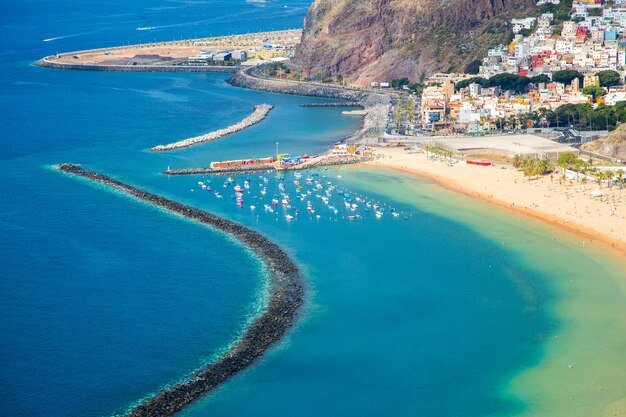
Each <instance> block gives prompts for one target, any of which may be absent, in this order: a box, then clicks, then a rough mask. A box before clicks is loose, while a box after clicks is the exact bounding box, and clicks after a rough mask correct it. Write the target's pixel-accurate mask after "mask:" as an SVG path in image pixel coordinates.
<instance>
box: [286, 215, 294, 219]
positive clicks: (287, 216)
mask: <svg viewBox="0 0 626 417" xmlns="http://www.w3.org/2000/svg"><path fill="white" fill-rule="evenodd" d="M285 219H287V220H293V216H292V215H291V214H287V215H286V216H285Z"/></svg>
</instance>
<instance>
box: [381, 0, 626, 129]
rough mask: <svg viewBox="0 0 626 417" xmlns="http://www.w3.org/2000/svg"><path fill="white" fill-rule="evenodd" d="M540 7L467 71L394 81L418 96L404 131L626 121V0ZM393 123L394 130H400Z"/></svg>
mask: <svg viewBox="0 0 626 417" xmlns="http://www.w3.org/2000/svg"><path fill="white" fill-rule="evenodd" d="M537 6H538V10H539V11H540V14H539V15H538V16H529V17H526V18H521V19H512V20H510V22H509V24H510V27H511V29H512V32H513V39H512V41H511V42H510V43H509V44H508V45H498V46H496V47H494V48H492V49H489V50H488V52H487V56H485V57H484V58H483V59H482V61H477V62H475V63H473V65H470V66H472V67H473V68H468V69H467V70H466V72H467V73H464V74H435V75H433V76H432V77H430V78H429V79H427V80H425V82H424V83H423V84H416V83H415V84H412V83H410V82H409V80H407V79H403V80H394V82H395V84H396V85H395V87H397V88H400V89H403V90H405V91H406V92H411V90H413V92H414V94H413V95H414V97H415V98H414V99H413V100H414V101H415V103H419V106H418V107H416V109H415V118H414V122H413V123H409V124H408V125H407V126H406V127H405V128H403V129H402V132H401V133H407V134H410V132H411V131H418V130H421V131H450V132H464V133H470V134H488V133H490V132H493V131H496V130H497V131H507V130H518V129H524V128H531V127H576V128H578V129H581V130H612V129H614V128H615V126H617V125H618V124H619V123H622V122H624V121H626V112H625V111H624V106H623V104H624V101H626V88H625V87H624V78H623V70H624V68H625V67H626V37H625V36H626V2H625V1H624V0H617V1H615V2H611V3H608V2H606V3H605V2H603V1H602V0H581V1H573V2H572V1H571V0H569V2H568V1H565V2H563V1H561V0H538V2H537ZM380 84H381V83H378V84H377V85H376V86H374V85H372V87H374V88H375V87H378V88H381V87H382V86H381V85H380ZM392 84H393V83H392ZM406 102H407V100H406V99H405V100H404V103H405V104H406ZM394 110H395V109H394ZM411 118H412V117H409V119H411ZM390 119H392V118H391V117H390ZM394 124H395V121H394V120H390V125H388V129H387V130H388V131H389V132H390V131H392V130H393V131H394V133H398V132H399V129H397V128H395V126H394ZM398 127H399V126H398Z"/></svg>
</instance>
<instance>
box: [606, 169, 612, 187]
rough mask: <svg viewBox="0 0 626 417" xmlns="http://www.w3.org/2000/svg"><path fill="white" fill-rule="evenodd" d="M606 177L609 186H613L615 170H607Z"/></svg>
mask: <svg viewBox="0 0 626 417" xmlns="http://www.w3.org/2000/svg"><path fill="white" fill-rule="evenodd" d="M604 179H605V180H606V185H607V187H609V188H611V186H612V185H613V171H605V172H604Z"/></svg>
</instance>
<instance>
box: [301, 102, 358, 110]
mask: <svg viewBox="0 0 626 417" xmlns="http://www.w3.org/2000/svg"><path fill="white" fill-rule="evenodd" d="M300 107H361V108H363V104H361V103H359V102H357V101H343V102H339V103H304V104H300Z"/></svg>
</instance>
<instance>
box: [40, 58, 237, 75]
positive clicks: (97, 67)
mask: <svg viewBox="0 0 626 417" xmlns="http://www.w3.org/2000/svg"><path fill="white" fill-rule="evenodd" d="M54 58H55V57H54V56H47V57H44V58H42V59H40V60H39V61H36V62H35V63H34V65H36V66H38V67H43V68H53V69H62V70H75V71H103V72H212V73H219V74H232V73H235V72H237V71H239V70H240V69H241V68H242V67H241V66H239V65H233V66H209V65H193V66H192V65H110V64H108V65H104V64H80V63H76V64H74V63H67V62H58V61H55V59H54Z"/></svg>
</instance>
